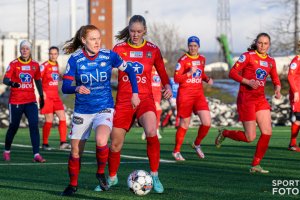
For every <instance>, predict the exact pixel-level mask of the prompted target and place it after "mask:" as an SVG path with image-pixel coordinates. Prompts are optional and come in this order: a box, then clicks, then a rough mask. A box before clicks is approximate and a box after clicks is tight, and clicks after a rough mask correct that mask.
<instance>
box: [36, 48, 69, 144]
mask: <svg viewBox="0 0 300 200" xmlns="http://www.w3.org/2000/svg"><path fill="white" fill-rule="evenodd" d="M58 54H59V49H58V48H57V47H55V46H52V47H50V48H49V60H47V61H46V62H44V63H43V64H42V65H41V66H40V71H41V78H42V85H43V91H44V99H45V106H44V107H43V109H41V110H40V112H41V114H44V115H45V123H44V126H43V145H42V148H43V149H44V150H50V149H51V148H50V146H49V144H48V138H49V135H50V130H51V127H52V122H53V118H54V113H55V114H56V115H57V117H58V119H59V124H58V131H59V135H60V147H59V149H61V150H63V149H70V148H71V146H70V144H68V143H67V124H66V115H65V110H64V105H63V102H62V100H61V99H60V97H59V93H58V81H59V79H60V75H59V66H58V62H57V58H58Z"/></svg>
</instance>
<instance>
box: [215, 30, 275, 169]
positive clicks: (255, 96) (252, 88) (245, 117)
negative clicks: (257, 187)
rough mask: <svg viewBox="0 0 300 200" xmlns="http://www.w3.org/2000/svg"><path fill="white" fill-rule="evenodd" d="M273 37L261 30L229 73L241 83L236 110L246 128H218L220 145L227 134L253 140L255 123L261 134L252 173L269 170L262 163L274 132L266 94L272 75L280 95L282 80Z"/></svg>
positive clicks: (243, 139) (236, 138) (218, 142)
mask: <svg viewBox="0 0 300 200" xmlns="http://www.w3.org/2000/svg"><path fill="white" fill-rule="evenodd" d="M270 44H271V38H270V36H269V35H268V34H267V33H260V34H258V35H257V37H256V39H255V40H254V41H253V43H252V45H251V46H250V47H249V48H248V52H246V53H243V54H242V55H241V56H240V58H239V60H238V61H237V62H236V63H235V64H234V66H233V67H232V68H231V70H230V72H229V77H230V78H232V79H233V80H235V81H237V82H239V83H240V90H239V93H238V97H237V111H238V114H239V120H240V121H241V122H242V123H243V127H244V130H245V131H241V130H226V129H219V135H218V136H217V138H216V140H215V144H216V146H217V147H218V148H220V147H221V143H222V142H223V141H224V139H225V138H231V139H233V140H236V141H242V142H248V143H249V142H252V141H253V140H254V139H255V137H256V123H257V124H258V127H259V129H260V132H261V136H260V138H259V140H258V142H257V145H256V152H255V154H254V158H253V161H252V166H251V168H250V172H251V173H255V172H258V173H269V171H268V170H264V169H263V168H262V167H261V166H260V162H261V160H262V158H263V157H264V155H265V153H266V151H267V149H268V145H269V141H270V138H271V135H272V126H271V112H270V105H269V103H268V101H267V99H266V97H265V92H264V90H265V84H266V79H267V76H268V75H270V76H271V79H272V82H273V85H274V90H275V98H280V97H281V94H280V89H281V84H280V80H279V78H278V74H277V71H276V63H275V60H274V58H272V57H270V56H269V55H268V53H267V52H268V50H269V47H270Z"/></svg>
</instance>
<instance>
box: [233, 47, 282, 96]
mask: <svg viewBox="0 0 300 200" xmlns="http://www.w3.org/2000/svg"><path fill="white" fill-rule="evenodd" d="M268 75H270V76H271V79H272V82H273V84H274V86H276V85H279V86H280V80H279V77H278V74H277V70H276V63H275V60H274V58H272V57H270V56H269V55H267V56H262V55H260V54H259V53H258V52H256V51H249V52H246V53H243V54H242V55H241V56H240V58H239V60H238V61H237V62H236V63H235V64H234V66H233V67H232V68H231V70H230V72H229V77H230V78H232V79H233V80H235V81H237V82H240V83H241V82H242V80H243V78H246V79H248V80H251V79H253V80H255V81H257V82H258V83H259V87H258V88H257V89H253V88H251V87H250V86H248V85H245V84H242V83H241V84H240V91H241V92H251V93H254V94H256V95H258V96H260V95H264V92H265V84H266V80H267V76H268Z"/></svg>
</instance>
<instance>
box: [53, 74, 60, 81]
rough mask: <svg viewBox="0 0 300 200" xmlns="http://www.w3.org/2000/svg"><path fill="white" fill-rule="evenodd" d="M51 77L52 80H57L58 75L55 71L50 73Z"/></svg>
mask: <svg viewBox="0 0 300 200" xmlns="http://www.w3.org/2000/svg"><path fill="white" fill-rule="evenodd" d="M51 77H52V80H53V81H58V78H59V75H58V74H57V73H52V74H51Z"/></svg>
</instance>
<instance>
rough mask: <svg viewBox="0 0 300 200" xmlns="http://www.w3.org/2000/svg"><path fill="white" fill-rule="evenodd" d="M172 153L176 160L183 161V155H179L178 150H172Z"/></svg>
mask: <svg viewBox="0 0 300 200" xmlns="http://www.w3.org/2000/svg"><path fill="white" fill-rule="evenodd" d="M172 155H173V157H174V158H175V160H176V161H185V159H184V157H183V156H182V155H181V153H180V152H172Z"/></svg>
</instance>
